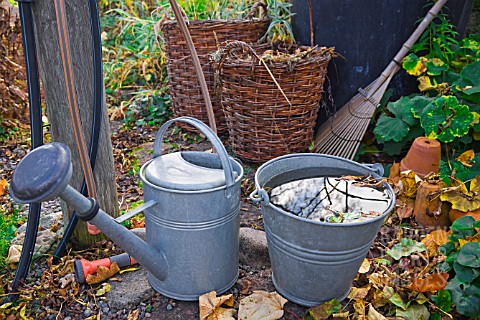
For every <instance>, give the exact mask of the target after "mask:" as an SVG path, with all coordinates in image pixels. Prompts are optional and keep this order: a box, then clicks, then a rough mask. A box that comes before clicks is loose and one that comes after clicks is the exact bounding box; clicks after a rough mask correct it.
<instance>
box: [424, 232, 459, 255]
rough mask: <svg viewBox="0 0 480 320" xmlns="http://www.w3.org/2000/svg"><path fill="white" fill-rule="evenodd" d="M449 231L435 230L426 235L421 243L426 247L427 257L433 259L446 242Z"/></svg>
mask: <svg viewBox="0 0 480 320" xmlns="http://www.w3.org/2000/svg"><path fill="white" fill-rule="evenodd" d="M451 233H452V232H451V231H448V232H447V231H445V230H435V231H432V232H430V233H429V234H427V236H426V237H425V238H424V239H423V240H422V243H423V244H424V245H425V246H426V247H427V250H428V255H429V256H431V257H433V256H436V255H437V254H438V249H439V248H440V247H441V246H442V245H443V244H445V243H447V241H448V236H449V235H450V234H451Z"/></svg>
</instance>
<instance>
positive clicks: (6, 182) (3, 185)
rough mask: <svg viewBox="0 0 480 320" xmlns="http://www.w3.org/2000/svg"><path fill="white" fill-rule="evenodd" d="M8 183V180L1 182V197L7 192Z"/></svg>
mask: <svg viewBox="0 0 480 320" xmlns="http://www.w3.org/2000/svg"><path fill="white" fill-rule="evenodd" d="M7 186H8V181H7V180H6V179H2V180H0V197H2V196H3V195H4V194H5V192H7Z"/></svg>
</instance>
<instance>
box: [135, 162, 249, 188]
mask: <svg viewBox="0 0 480 320" xmlns="http://www.w3.org/2000/svg"><path fill="white" fill-rule="evenodd" d="M154 160H155V158H153V159H150V160H149V161H147V162H146V163H145V164H144V165H143V166H142V167H141V168H140V174H139V175H140V179H142V182H143V184H144V185H145V184H146V185H148V186H149V187H151V188H153V189H157V190H161V191H165V192H170V193H180V194H202V193H209V192H215V191H219V190H223V189H225V190H226V189H227V185H226V184H224V185H222V186H218V187H214V188H210V189H203V190H178V189H169V188H165V187H161V186H157V185H155V184H153V183H151V182H150V181H148V180H147V179H146V177H145V169H146V168H147V166H148V165H149V164H150V163H151V162H152V161H154ZM229 160H230V161H233V162H234V163H235V164H236V165H238V168H240V172H239V174H238V176H237V178H236V179H235V180H234V183H233V185H232V186H231V187H233V186H235V185H237V184H238V183H240V182H241V181H242V179H243V174H244V170H243V166H242V165H241V164H240V162H238V161H237V160H235V159H233V158H231V157H229Z"/></svg>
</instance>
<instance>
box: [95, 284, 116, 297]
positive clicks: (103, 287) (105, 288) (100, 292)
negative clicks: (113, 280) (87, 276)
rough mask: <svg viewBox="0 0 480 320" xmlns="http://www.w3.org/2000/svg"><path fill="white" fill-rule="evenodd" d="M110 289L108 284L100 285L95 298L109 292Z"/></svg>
mask: <svg viewBox="0 0 480 320" xmlns="http://www.w3.org/2000/svg"><path fill="white" fill-rule="evenodd" d="M111 289H112V286H111V285H110V283H102V285H101V287H100V289H98V290H97V292H95V295H96V296H97V297H100V296H103V295H104V294H105V293H107V292H109V291H110V290H111Z"/></svg>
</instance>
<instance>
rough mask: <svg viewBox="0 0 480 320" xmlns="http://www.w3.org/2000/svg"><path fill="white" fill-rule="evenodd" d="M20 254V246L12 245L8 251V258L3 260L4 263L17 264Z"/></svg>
mask: <svg viewBox="0 0 480 320" xmlns="http://www.w3.org/2000/svg"><path fill="white" fill-rule="evenodd" d="M21 254H22V246H21V245H19V244H12V245H11V246H10V248H9V249H8V256H7V258H6V259H5V262H6V263H17V262H18V261H20V255H21Z"/></svg>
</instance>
